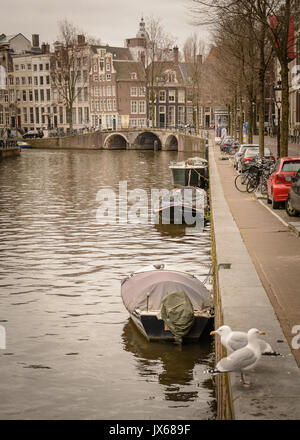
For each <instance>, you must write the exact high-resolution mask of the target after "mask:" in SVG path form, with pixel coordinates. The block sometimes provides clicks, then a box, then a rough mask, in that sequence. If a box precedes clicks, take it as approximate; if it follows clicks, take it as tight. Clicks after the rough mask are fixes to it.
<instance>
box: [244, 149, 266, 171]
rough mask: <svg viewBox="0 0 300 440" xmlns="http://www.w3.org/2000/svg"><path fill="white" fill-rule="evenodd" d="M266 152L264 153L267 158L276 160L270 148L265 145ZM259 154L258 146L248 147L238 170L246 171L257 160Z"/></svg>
mask: <svg viewBox="0 0 300 440" xmlns="http://www.w3.org/2000/svg"><path fill="white" fill-rule="evenodd" d="M264 152H265V154H264V158H265V159H268V160H272V161H274V162H275V157H274V156H273V154H272V152H271V150H269V148H267V147H265V151H264ZM258 155H259V149H258V148H252V147H250V148H247V149H246V150H245V151H244V153H243V154H242V156H241V157H240V159H239V162H238V171H239V172H240V173H243V172H244V171H246V170H247V169H248V168H249V167H250V166H251V165H252V164H253V163H254V162H255V161H256V159H257V157H258Z"/></svg>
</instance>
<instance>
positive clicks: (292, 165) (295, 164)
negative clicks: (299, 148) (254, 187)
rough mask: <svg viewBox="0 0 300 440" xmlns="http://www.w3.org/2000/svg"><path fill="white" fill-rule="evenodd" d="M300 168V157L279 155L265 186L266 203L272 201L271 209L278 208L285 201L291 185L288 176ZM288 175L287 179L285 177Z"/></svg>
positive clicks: (293, 174) (294, 173)
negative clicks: (266, 191)
mask: <svg viewBox="0 0 300 440" xmlns="http://www.w3.org/2000/svg"><path fill="white" fill-rule="evenodd" d="M299 169H300V157H299V156H298V157H281V158H280V159H278V160H277V162H276V164H275V170H274V171H273V174H271V175H270V177H269V179H268V182H267V187H268V194H267V200H268V203H272V208H273V209H278V208H279V206H280V204H281V203H283V202H285V201H286V199H287V196H288V193H289V190H290V187H291V184H292V182H291V179H290V177H294V176H295V175H296V173H297V171H298V170H299ZM287 177H289V178H288V179H286V178H287Z"/></svg>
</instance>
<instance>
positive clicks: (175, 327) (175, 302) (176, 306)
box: [161, 292, 195, 339]
mask: <svg viewBox="0 0 300 440" xmlns="http://www.w3.org/2000/svg"><path fill="white" fill-rule="evenodd" d="M161 317H162V319H163V320H164V323H165V325H166V326H167V328H168V329H169V330H170V331H171V333H173V335H174V336H175V338H177V339H179V338H182V337H183V336H185V335H186V334H187V333H188V332H189V331H190V329H191V327H192V325H193V324H194V319H195V318H194V308H193V304H192V303H191V301H190V299H189V297H188V296H187V295H186V294H185V293H184V292H169V293H168V294H167V295H166V296H165V297H164V299H163V300H162V303H161Z"/></svg>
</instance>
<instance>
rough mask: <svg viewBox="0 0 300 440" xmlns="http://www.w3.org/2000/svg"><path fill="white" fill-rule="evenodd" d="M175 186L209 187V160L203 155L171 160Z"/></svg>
mask: <svg viewBox="0 0 300 440" xmlns="http://www.w3.org/2000/svg"><path fill="white" fill-rule="evenodd" d="M169 168H170V170H171V172H172V177H173V184H174V185H175V186H198V187H199V188H204V189H206V188H208V162H207V160H206V159H203V158H202V157H190V158H189V159H187V160H185V161H181V162H174V161H172V162H170V165H169Z"/></svg>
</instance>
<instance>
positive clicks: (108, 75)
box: [106, 73, 111, 81]
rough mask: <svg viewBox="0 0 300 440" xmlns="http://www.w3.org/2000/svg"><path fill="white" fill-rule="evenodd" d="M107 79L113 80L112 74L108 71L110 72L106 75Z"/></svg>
mask: <svg viewBox="0 0 300 440" xmlns="http://www.w3.org/2000/svg"><path fill="white" fill-rule="evenodd" d="M106 81H111V74H110V73H108V74H107V75H106Z"/></svg>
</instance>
